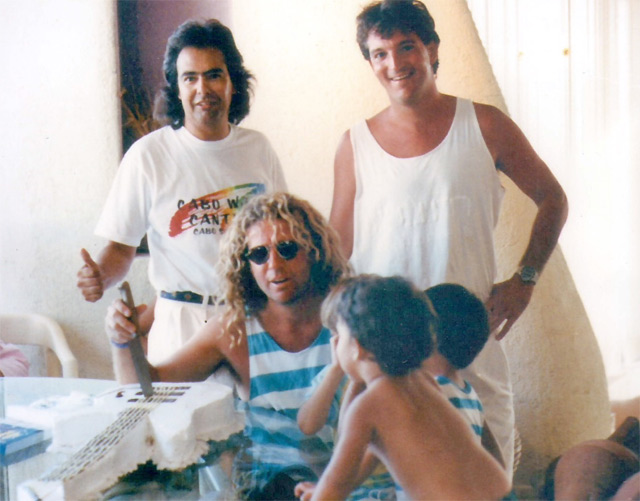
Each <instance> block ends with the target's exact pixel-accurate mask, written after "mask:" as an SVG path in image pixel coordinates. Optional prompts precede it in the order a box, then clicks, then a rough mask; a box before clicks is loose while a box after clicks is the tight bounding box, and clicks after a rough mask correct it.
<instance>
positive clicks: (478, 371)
mask: <svg viewBox="0 0 640 501" xmlns="http://www.w3.org/2000/svg"><path fill="white" fill-rule="evenodd" d="M461 374H462V376H463V377H464V378H465V379H466V380H467V381H469V383H471V386H473V388H474V389H475V390H476V393H478V396H479V397H480V401H481V402H482V407H484V412H485V420H486V422H487V425H488V426H489V428H490V429H491V432H492V433H493V436H494V437H495V439H496V442H497V443H498V446H499V447H500V451H501V452H502V458H503V459H504V463H505V467H506V471H507V475H508V477H509V479H511V478H512V476H513V459H514V457H513V456H514V440H515V413H514V409H513V392H512V390H511V376H510V373H509V363H508V361H507V356H506V353H505V352H504V348H503V347H502V345H501V344H500V342H499V341H496V339H495V338H494V337H493V334H491V336H490V337H489V340H488V341H487V344H486V345H485V346H484V348H483V349H482V351H481V352H480V353H479V354H478V356H477V357H476V359H475V360H474V361H473V363H472V364H471V365H470V366H469V367H467V368H466V369H464V370H463V371H461Z"/></svg>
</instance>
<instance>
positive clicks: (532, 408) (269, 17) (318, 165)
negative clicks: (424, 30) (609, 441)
mask: <svg viewBox="0 0 640 501" xmlns="http://www.w3.org/2000/svg"><path fill="white" fill-rule="evenodd" d="M365 3H366V2H361V1H359V0H349V1H340V0H307V1H305V2H291V1H287V0H272V1H270V2H260V1H259V0H236V1H235V2H234V10H233V22H234V31H235V33H236V37H237V38H238V41H239V44H240V48H241V50H242V51H243V53H244V54H245V58H246V60H247V63H248V65H249V67H250V68H251V69H252V70H253V71H255V73H256V75H257V76H258V87H257V92H256V99H255V103H254V107H253V109H252V112H251V115H250V117H249V118H248V119H247V121H246V125H248V126H251V127H255V128H258V129H260V130H263V131H265V132H266V133H267V134H268V135H269V137H270V138H271V139H272V141H273V143H274V144H275V147H276V150H277V151H278V153H279V155H280V157H281V160H282V163H283V166H284V169H285V174H286V176H287V179H288V181H289V185H290V188H291V189H292V191H294V192H295V193H297V194H299V195H301V196H303V197H305V198H308V199H309V200H310V201H311V202H312V203H314V204H315V205H316V206H317V207H319V208H320V209H321V210H322V211H323V212H324V213H325V214H328V210H329V207H330V205H331V193H332V183H333V176H332V172H333V171H332V163H333V153H334V151H335V147H336V144H337V140H338V138H339V136H340V134H341V133H342V132H343V131H344V130H345V129H346V128H348V127H349V126H350V125H352V124H353V123H354V122H355V121H357V120H358V119H360V118H362V117H366V116H371V115H372V114H374V113H375V112H376V111H378V110H379V109H381V108H382V107H384V106H386V105H387V99H386V95H384V93H383V91H382V90H381V88H380V86H379V85H378V83H377V81H376V79H375V77H374V76H373V75H372V73H371V70H370V69H369V66H368V64H367V63H366V62H365V61H364V60H363V59H362V56H361V55H360V52H359V50H358V48H357V45H356V43H355V22H354V20H355V16H356V15H357V13H358V12H359V11H360V8H361V6H362V5H364V4H365ZM426 3H427V6H428V7H429V9H430V11H431V12H432V14H433V16H434V18H435V20H436V27H437V30H438V33H439V35H440V37H441V39H442V42H441V46H440V61H441V66H440V69H439V70H438V85H439V87H440V89H441V90H442V91H443V92H447V93H451V94H456V95H461V96H465V97H470V98H472V99H474V100H476V101H480V102H485V103H489V104H493V105H495V106H497V107H499V108H501V109H503V110H505V109H506V107H505V104H504V100H503V98H502V94H501V92H500V89H499V88H498V85H497V84H496V81H495V78H494V76H493V73H492V71H491V67H490V64H489V61H488V58H487V56H486V54H485V52H484V49H483V47H482V44H481V43H480V40H479V38H478V36H477V32H476V30H475V26H474V25H473V20H472V18H471V14H470V12H469V10H468V8H467V5H466V2H465V1H464V0H431V1H427V2H426ZM503 183H504V184H505V186H506V187H507V197H506V200H505V204H504V207H503V211H502V218H501V221H500V224H499V228H498V230H497V234H496V241H497V247H498V256H499V273H500V276H501V277H503V278H506V277H509V276H511V274H512V273H513V271H514V270H515V268H516V266H517V263H518V260H519V259H520V256H521V255H522V253H523V251H524V247H525V245H526V242H527V241H528V236H529V231H530V228H531V223H532V221H533V218H534V216H535V206H534V205H533V203H532V202H530V201H529V199H527V198H526V197H524V196H523V195H521V194H520V193H519V191H518V190H517V189H514V187H513V185H512V184H511V182H510V181H509V180H508V179H506V178H504V179H503ZM505 343H506V345H507V351H508V354H509V358H510V362H511V370H512V375H513V382H514V391H515V401H516V419H517V426H518V428H519V430H520V433H521V436H522V441H523V445H524V457H523V462H522V464H521V467H520V471H519V476H520V478H523V479H526V478H528V476H529V475H530V473H531V472H532V471H533V470H534V469H535V468H538V467H540V466H542V465H544V464H546V462H547V461H548V460H549V459H551V458H552V457H554V456H555V455H557V454H559V453H561V452H562V451H563V450H565V449H566V448H567V447H569V446H570V445H572V444H574V443H576V442H579V441H582V440H585V439H589V438H595V437H603V436H606V435H607V434H608V433H609V431H610V424H611V421H610V416H609V405H608V396H607V389H606V382H605V376H604V370H603V365H602V361H601V357H600V353H599V351H598V347H597V345H596V341H595V338H594V336H593V332H592V330H591V327H590V325H589V322H588V320H587V318H586V315H585V312H584V309H583V306H582V303H581V301H580V298H579V297H578V295H577V292H576V290H575V286H574V284H573V280H572V278H571V276H570V275H569V272H568V270H567V267H566V264H565V262H564V259H563V257H562V253H561V252H560V251H559V250H558V251H556V253H555V254H554V255H553V257H552V259H551V260H550V262H549V264H548V266H547V268H546V270H545V273H544V275H543V277H542V279H541V281H540V283H539V285H538V286H537V287H536V291H535V294H534V297H533V301H532V303H531V305H530V306H529V308H528V310H527V311H526V313H525V314H524V315H523V317H522V318H521V319H520V320H519V321H518V323H517V324H516V325H515V326H514V328H513V330H512V332H511V333H510V334H509V336H508V337H507V339H506V341H505Z"/></svg>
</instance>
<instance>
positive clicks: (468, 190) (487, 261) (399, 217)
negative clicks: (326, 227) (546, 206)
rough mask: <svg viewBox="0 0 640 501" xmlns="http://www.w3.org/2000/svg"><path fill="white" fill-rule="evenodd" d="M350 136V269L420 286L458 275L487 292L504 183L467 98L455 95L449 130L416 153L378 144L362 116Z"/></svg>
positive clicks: (458, 280) (479, 292) (452, 279)
mask: <svg viewBox="0 0 640 501" xmlns="http://www.w3.org/2000/svg"><path fill="white" fill-rule="evenodd" d="M351 143H352V146H353V152H354V162H355V176H356V195H355V206H354V235H353V253H352V256H351V264H352V265H353V268H354V270H355V271H356V272H357V273H377V274H379V275H383V276H390V275H401V276H404V277H406V278H408V279H410V280H412V281H413V282H414V283H415V284H416V285H417V286H418V287H419V288H420V289H427V288H428V287H431V286H432V285H436V284H439V283H443V282H453V283H458V284H461V285H464V286H465V287H467V288H468V289H470V290H471V291H473V292H474V293H475V294H476V295H477V296H479V297H480V299H482V300H483V301H484V300H486V299H487V297H488V295H489V292H490V291H491V287H492V286H493V282H494V278H495V272H496V266H495V254H494V245H493V229H494V227H495V225H496V223H497V221H498V215H499V212H500V205H501V202H502V198H503V194H504V188H503V187H502V186H501V184H500V180H499V178H498V173H497V172H496V168H495V166H494V163H493V159H492V157H491V154H490V153H489V150H488V148H487V146H486V144H485V142H484V139H483V137H482V133H481V132H480V127H479V125H478V120H477V118H476V114H475V109H474V107H473V103H472V102H471V101H469V100H465V99H458V101H457V104H456V112H455V116H454V119H453V123H452V124H451V128H450V130H449V132H448V134H447V136H446V137H445V138H444V140H443V141H442V142H441V143H440V144H439V145H438V146H436V147H435V148H434V149H433V150H431V151H430V152H428V153H426V154H424V155H421V156H419V157H413V158H397V157H394V156H392V155H390V154H389V153H387V152H386V151H384V150H383V149H382V148H381V147H380V145H379V144H378V143H377V141H376V140H375V138H374V137H373V135H372V134H371V132H370V130H369V127H368V126H367V123H366V121H364V120H363V121H362V122H360V123H358V124H356V125H355V126H354V127H353V128H352V129H351Z"/></svg>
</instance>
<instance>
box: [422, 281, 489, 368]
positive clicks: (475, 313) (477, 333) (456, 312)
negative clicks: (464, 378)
mask: <svg viewBox="0 0 640 501" xmlns="http://www.w3.org/2000/svg"><path fill="white" fill-rule="evenodd" d="M425 294H426V295H427V297H428V298H429V299H430V300H431V304H433V307H434V309H435V310H436V313H437V314H438V326H437V329H436V338H437V342H438V351H439V352H440V354H441V355H442V356H443V357H444V358H446V359H447V361H448V362H449V363H450V364H451V365H453V366H454V367H455V368H456V369H464V368H465V367H467V366H468V365H469V364H470V363H471V362H473V360H474V359H475V358H476V356H477V355H478V353H480V350H482V348H483V347H484V345H485V343H486V342H487V339H489V316H488V314H487V309H486V308H485V307H484V304H483V303H482V301H480V299H478V298H477V297H476V296H474V295H473V294H472V293H471V292H469V291H468V290H467V289H465V288H464V287H463V286H462V285H458V284H440V285H434V286H433V287H430V288H429V289H427V290H426V291H425Z"/></svg>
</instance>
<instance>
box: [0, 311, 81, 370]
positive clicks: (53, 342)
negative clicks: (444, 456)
mask: <svg viewBox="0 0 640 501" xmlns="http://www.w3.org/2000/svg"><path fill="white" fill-rule="evenodd" d="M0 340H2V341H3V342H5V343H12V344H15V345H38V346H43V347H45V348H48V349H49V350H51V351H53V352H54V353H55V354H56V356H57V357H58V361H59V362H60V367H61V368H62V377H78V361H77V360H76V357H75V356H74V355H73V353H72V352H71V349H70V348H69V344H68V343H67V338H66V337H65V335H64V332H63V331H62V328H61V327H60V325H59V324H58V322H56V321H55V320H53V319H52V318H50V317H47V316H45V315H40V314H37V313H25V314H12V313H3V314H0ZM46 365H47V376H57V375H59V371H57V370H55V369H57V367H55V364H49V363H47V364H46Z"/></svg>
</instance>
